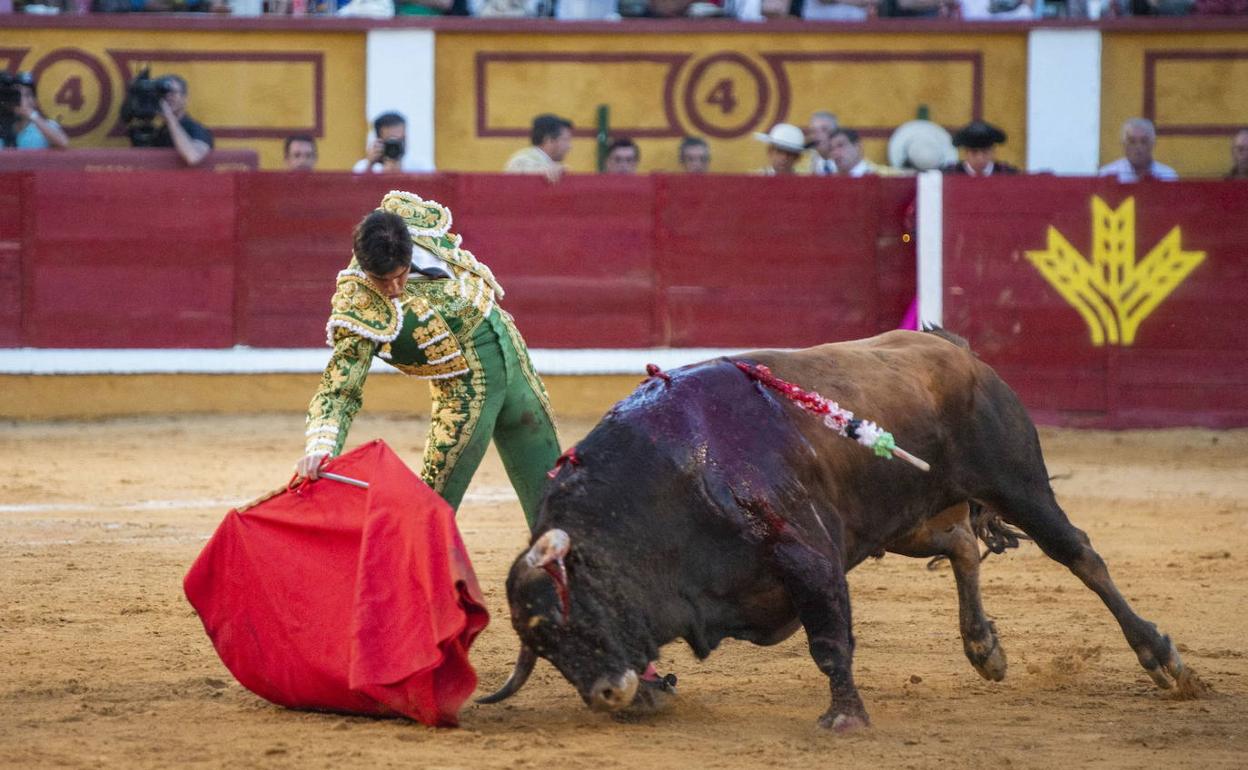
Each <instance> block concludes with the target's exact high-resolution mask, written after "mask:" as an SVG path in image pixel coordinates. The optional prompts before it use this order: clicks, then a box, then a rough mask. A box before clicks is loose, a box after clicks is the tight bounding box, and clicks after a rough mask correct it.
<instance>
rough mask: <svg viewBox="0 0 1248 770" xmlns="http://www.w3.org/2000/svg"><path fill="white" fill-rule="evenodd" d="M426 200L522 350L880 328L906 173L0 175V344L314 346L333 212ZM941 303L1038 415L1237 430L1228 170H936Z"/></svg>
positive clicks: (1241, 257) (1240, 409) (743, 342)
mask: <svg viewBox="0 0 1248 770" xmlns="http://www.w3.org/2000/svg"><path fill="white" fill-rule="evenodd" d="M393 187H407V188H409V189H413V190H415V191H416V192H418V193H420V194H422V195H424V196H425V197H428V198H433V199H436V200H439V201H442V202H444V203H446V204H448V205H449V206H451V207H452V210H453V211H454V213H455V224H454V229H455V230H456V231H458V232H460V233H462V234H463V235H464V240H465V245H467V246H468V247H469V248H471V249H472V250H473V251H474V252H475V253H476V254H478V255H479V256H480V257H481V258H482V259H484V260H485V261H486V262H487V263H488V264H490V265H491V267H492V268H493V269H494V270H495V272H496V274H497V275H498V277H499V279H500V280H501V281H502V283H503V285H504V286H505V287H506V288H507V289H508V296H507V299H506V300H505V303H504V304H505V306H506V307H507V308H508V309H509V310H510V311H511V312H512V313H513V314H515V315H516V317H517V319H518V321H519V323H520V326H521V328H522V329H524V331H525V334H526V336H527V337H528V339H529V341H530V344H531V345H533V346H534V347H542V348H649V347H663V346H671V347H727V348H750V347H758V346H774V347H798V346H805V345H811V344H816V343H820V342H826V341H833V340H843V339H853V338H857V337H864V336H869V335H872V334H875V333H877V332H879V331H882V330H886V329H889V328H893V327H894V326H896V324H897V322H898V320H899V319H900V318H901V316H902V314H903V313H904V311H905V309H906V307H907V305H908V304H909V301H910V299H911V297H912V296H913V294H914V290H915V286H914V264H915V262H914V260H915V257H914V252H913V248H912V243H913V240H912V239H907V238H905V237H904V236H906V235H907V231H908V223H909V222H911V221H912V220H913V205H914V196H915V184H914V180H913V179H881V178H868V179H861V180H827V179H814V178H791V179H775V178H751V177H731V176H718V177H704V178H696V177H686V176H666V175H654V176H648V177H606V176H571V177H569V178H567V179H565V180H564V181H562V182H560V183H559V184H557V185H551V184H548V183H547V182H546V181H544V180H543V179H541V178H538V177H516V176H493V175H476V174H462V175H450V174H444V175H432V176H421V177H407V178H398V179H396V178H393V177H391V178H388V179H387V178H377V177H373V176H352V175H346V174H317V175H285V174H278V173H250V174H243V173H238V174H236V173H216V174H203V173H195V172H134V173H127V174H76V173H68V172H38V173H11V174H0V345H2V346H7V347H20V346H33V347H56V348H75V347H92V348H131V347H156V348H159V347H191V348H196V347H229V346H233V345H238V344H242V345H250V346H253V347H306V346H316V345H320V344H322V342H323V327H322V324H323V323H324V317H325V314H326V311H327V303H328V298H329V295H330V293H331V291H332V286H333V276H334V273H335V272H336V271H337V270H339V269H340V268H342V267H343V266H344V265H345V264H346V262H347V259H348V256H349V253H348V252H349V233H350V231H351V228H352V226H353V224H354V223H355V222H356V221H357V220H358V219H359V218H360V216H361V215H362V214H363V213H364V212H366V211H368V210H369V209H370V208H371V207H372V206H374V205H376V202H377V201H378V200H379V199H380V197H381V196H382V195H383V194H384V193H385V192H386V191H387V190H389V189H391V188H393ZM942 197H943V218H944V222H943V226H944V241H943V271H944V279H943V286H944V292H943V304H944V316H943V317H944V324H945V326H946V327H947V328H949V329H951V330H953V331H956V332H958V333H960V334H962V335H964V336H966V337H967V339H968V340H969V341H970V343H971V345H972V347H973V349H974V350H975V351H976V352H977V353H978V354H979V355H980V356H981V357H982V358H983V359H984V360H986V361H987V362H988V363H990V364H992V365H993V366H995V367H996V368H997V369H998V370H999V371H1000V372H1001V374H1002V375H1003V376H1004V377H1005V379H1006V380H1007V381H1008V382H1009V383H1010V384H1011V385H1012V386H1013V387H1014V388H1015V389H1016V390H1017V391H1018V392H1019V394H1020V395H1021V397H1022V398H1023V401H1024V403H1026V404H1027V405H1028V407H1029V408H1031V409H1032V410H1033V412H1034V413H1035V414H1036V415H1037V417H1038V418H1039V419H1041V420H1042V421H1045V422H1050V423H1063V424H1076V425H1086V426H1104V427H1129V426H1145V425H1191V424H1197V425H1208V426H1212V427H1230V426H1248V349H1246V348H1245V346H1244V345H1243V343H1242V341H1241V340H1240V337H1239V333H1240V330H1241V329H1242V328H1243V327H1244V326H1245V325H1248V305H1246V304H1245V303H1244V302H1243V296H1244V293H1245V291H1246V290H1248V218H1245V217H1244V216H1243V215H1242V214H1243V212H1244V211H1248V184H1243V183H1236V182H1177V183H1168V184H1167V183H1151V184H1147V183H1146V184H1136V185H1120V184H1117V183H1116V182H1111V181H1105V180H1099V179H1072V178H1055V177H1051V176H1028V177H1017V178H993V179H981V180H976V179H966V178H960V177H949V178H946V179H945V180H944V190H943V196H942Z"/></svg>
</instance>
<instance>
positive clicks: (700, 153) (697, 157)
mask: <svg viewBox="0 0 1248 770" xmlns="http://www.w3.org/2000/svg"><path fill="white" fill-rule="evenodd" d="M677 158H678V160H679V161H680V167H681V168H683V169H684V170H685V173H686V174H705V173H707V172H708V171H710V170H711V148H710V147H708V146H707V144H706V140H705V139H702V138H700V137H697V136H686V137H685V138H684V139H681V140H680V149H679V150H678V151H677Z"/></svg>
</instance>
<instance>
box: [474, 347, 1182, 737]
mask: <svg viewBox="0 0 1248 770" xmlns="http://www.w3.org/2000/svg"><path fill="white" fill-rule="evenodd" d="M738 362H740V364H741V365H738ZM758 365H763V366H766V367H768V368H769V369H770V371H771V372H772V373H774V375H775V376H776V377H778V378H780V379H782V380H785V381H787V382H789V383H795V384H797V385H800V386H801V387H803V388H806V389H810V390H817V391H818V393H819V394H822V396H823V397H825V398H828V399H834V400H835V401H836V402H838V403H839V404H841V405H843V406H844V407H847V408H850V409H853V410H854V411H855V412H856V413H858V414H859V415H862V416H864V417H867V416H869V417H871V418H872V419H874V420H876V421H878V422H879V423H880V425H881V426H882V427H885V428H887V429H890V430H891V431H892V432H893V434H894V435H895V436H896V438H897V443H898V444H900V445H904V446H905V447H906V448H907V449H909V450H910V451H911V452H913V453H914V454H915V455H918V456H919V457H921V458H924V459H925V460H927V461H928V462H929V463H930V466H931V471H930V472H926V473H925V472H923V471H922V470H919V469H916V468H915V467H912V466H911V465H907V464H903V463H900V462H895V461H894V462H889V461H886V460H884V459H881V458H879V457H876V456H874V455H873V454H872V453H870V452H867V451H865V450H864V449H863V447H861V446H859V445H857V444H856V443H854V442H852V441H848V440H846V438H844V437H843V436H842V435H838V433H837V432H835V431H833V430H829V428H828V427H826V426H825V424H824V423H823V421H821V420H819V419H816V418H815V417H813V416H812V415H811V414H809V413H808V412H805V411H803V410H801V409H799V408H798V407H797V405H795V404H794V403H793V401H792V400H791V399H789V398H786V397H785V396H784V395H783V394H781V393H778V392H777V391H776V390H774V389H772V388H767V387H764V386H763V385H762V384H761V383H760V382H759V381H757V379H755V378H751V377H750V376H747V374H745V373H743V369H748V368H749V367H751V366H752V367H757V366H758ZM564 459H565V460H566V461H565V462H563V463H561V465H560V466H558V468H557V471H556V472H555V473H554V474H553V480H552V481H551V483H550V484H549V486H548V488H547V491H546V493H545V496H544V498H543V500H542V502H541V506H540V510H539V514H538V517H537V523H536V526H535V528H534V530H533V531H534V538H533V541H532V543H531V546H530V547H529V548H528V549H526V551H525V552H524V553H521V554H520V555H519V556H518V557H517V559H516V561H515V563H514V564H513V566H512V568H511V571H510V573H509V574H508V577H507V597H508V601H509V605H510V612H511V622H512V625H513V627H514V628H515V630H516V633H517V634H519V637H520V641H521V652H520V655H519V657H518V659H517V662H516V665H515V669H514V671H513V673H512V675H511V677H510V678H509V679H508V680H507V682H506V683H505V684H504V685H503V686H502V688H501V689H499V690H498V691H497V692H495V693H494V694H493V695H490V696H487V697H485V698H482V699H480V700H481V702H486V703H492V702H497V701H499V700H502V699H503V698H506V697H509V696H510V695H512V694H514V693H515V692H516V691H517V690H518V689H519V688H520V687H521V686H522V685H523V684H524V682H525V680H526V679H527V677H528V675H529V673H530V672H531V671H532V669H533V666H534V664H535V662H536V659H537V657H539V656H540V657H543V658H546V659H547V660H549V661H550V662H551V663H552V664H553V665H554V666H555V667H556V668H557V669H558V670H559V671H560V672H561V673H562V674H563V676H564V677H566V678H567V679H568V681H569V682H571V683H572V685H573V686H574V687H575V688H576V690H577V692H578V693H579V694H580V695H581V697H582V698H583V699H584V701H585V702H586V704H588V705H589V706H590V707H591V708H593V709H597V710H603V711H617V710H620V709H624V708H626V707H628V706H630V704H633V702H634V700H635V699H638V696H639V694H640V695H641V696H643V697H642V698H641V699H640V700H639V703H641V702H644V704H645V705H648V706H654V705H656V704H657V703H658V702H659V701H661V700H662V699H663V698H662V696H661V694H662V693H663V692H664V691H666V690H667V689H668V688H667V687H665V686H664V683H663V682H662V681H661V680H660V681H658V682H655V681H653V679H652V678H646V677H644V676H641V677H639V672H644V671H646V670H647V665H648V663H649V662H650V661H653V660H655V659H656V658H657V657H658V653H659V648H660V647H662V646H663V645H664V644H667V643H668V642H671V641H673V640H675V639H678V638H681V639H684V640H685V641H686V642H687V643H688V644H689V646H690V647H691V649H692V650H693V652H694V653H695V654H696V655H697V656H698V657H699V658H704V657H706V656H707V655H709V654H710V653H711V651H712V650H714V649H715V647H716V646H717V645H718V644H719V643H720V642H721V641H722V640H723V639H724V638H727V637H732V638H736V639H743V640H747V641H750V642H753V643H755V644H759V645H771V644H776V643H778V642H780V641H782V640H784V639H786V638H788V637H789V636H790V635H791V634H793V633H794V632H795V631H796V630H797V628H798V626H799V625H800V626H802V627H803V628H804V629H805V631H806V635H807V638H808V642H809V650H810V655H811V657H813V658H814V660H815V663H816V664H817V665H818V667H819V669H820V670H821V671H822V672H823V673H824V674H825V675H827V677H828V680H829V685H830V689H831V704H830V706H829V708H828V710H827V711H826V712H825V713H824V714H823V715H822V716H820V717H819V720H818V724H819V725H820V726H821V727H824V728H829V729H832V730H835V731H837V732H842V731H847V730H852V729H855V728H859V727H865V726H866V725H868V724H869V718H868V715H867V711H866V709H865V708H864V706H863V702H862V699H861V697H860V696H859V694H858V690H857V688H856V687H855V685H854V674H853V666H852V662H853V652H854V636H853V630H852V626H851V620H850V601H849V591H848V587H847V584H846V580H845V574H846V572H848V571H849V570H850V569H852V568H853V567H854V566H856V565H857V564H859V563H861V562H862V561H863V560H864V559H866V558H867V557H869V556H872V555H878V556H882V555H883V554H884V552H886V551H888V552H893V553H898V554H903V555H907V556H918V557H928V556H936V557H947V558H948V559H949V561H950V564H951V566H952V568H953V572H954V576H955V580H956V585H957V591H958V599H959V625H960V628H959V630H960V632H961V637H962V641H963V648H964V650H965V653H966V656H967V658H968V659H969V660H970V663H971V665H972V666H973V667H974V668H975V670H976V671H977V672H979V674H980V675H981V676H983V677H984V678H985V679H989V680H993V681H1000V680H1001V679H1002V678H1004V676H1005V673H1006V656H1005V653H1004V651H1003V649H1002V647H1001V645H1000V643H999V641H998V638H997V634H996V630H995V629H994V627H993V624H992V622H991V621H990V620H989V619H988V618H987V617H986V616H985V614H984V609H983V606H982V604H981V601H980V591H979V563H980V559H981V557H980V554H979V540H980V539H984V540H985V541H987V542H989V543H990V544H995V545H996V548H994V550H1000V549H1001V547H1002V545H1003V543H1006V544H1008V543H1007V542H1006V541H1010V540H1012V537H1013V534H1020V535H1021V534H1023V533H1025V536H1027V537H1030V538H1031V539H1032V540H1034V541H1035V542H1036V543H1037V544H1038V545H1039V547H1040V548H1041V549H1042V550H1043V552H1044V553H1045V554H1046V555H1048V556H1049V557H1050V558H1052V559H1054V560H1056V561H1058V562H1060V563H1061V564H1063V565H1065V566H1066V567H1067V568H1068V569H1070V571H1071V572H1073V573H1074V574H1075V575H1076V576H1077V577H1078V578H1079V579H1080V580H1082V581H1083V583H1084V584H1085V585H1087V586H1088V588H1090V589H1092V591H1094V592H1095V593H1096V594H1097V595H1098V596H1100V598H1101V599H1102V601H1103V602H1104V603H1105V605H1106V606H1107V607H1108V609H1109V611H1110V613H1111V614H1112V615H1113V617H1114V618H1115V619H1116V620H1117V621H1118V624H1119V626H1120V627H1121V629H1122V633H1123V635H1124V636H1125V637H1126V640H1127V643H1128V644H1129V645H1130V646H1131V649H1132V650H1134V652H1135V654H1136V657H1137V658H1138V659H1139V662H1140V665H1141V666H1143V667H1144V670H1145V671H1146V672H1147V673H1148V675H1149V676H1150V677H1151V678H1152V680H1153V681H1154V682H1155V683H1156V684H1157V685H1158V686H1159V687H1162V688H1171V687H1174V686H1176V685H1178V686H1180V687H1183V688H1187V689H1192V688H1195V687H1197V686H1198V682H1199V679H1198V678H1197V677H1196V676H1195V673H1194V672H1193V671H1192V670H1191V668H1190V667H1185V666H1184V664H1183V662H1182V660H1181V659H1180V657H1179V654H1178V651H1177V650H1176V649H1175V646H1174V644H1173V643H1172V642H1171V640H1170V638H1169V637H1168V636H1165V635H1164V634H1162V633H1160V632H1159V631H1158V630H1157V627H1156V626H1155V625H1154V624H1153V623H1150V622H1148V621H1146V620H1144V619H1142V618H1141V617H1140V616H1139V615H1137V614H1136V613H1135V611H1134V610H1133V609H1132V608H1131V606H1130V605H1129V604H1128V602H1127V600H1126V599H1125V598H1124V597H1123V595H1122V594H1121V593H1120V592H1119V590H1118V589H1117V588H1116V587H1115V585H1114V583H1113V581H1112V580H1111V579H1110V575H1109V572H1108V570H1107V569H1106V566H1105V563H1104V561H1103V560H1102V559H1101V557H1100V556H1099V555H1098V554H1097V552H1096V551H1095V550H1094V549H1093V548H1092V545H1091V542H1090V541H1089V539H1088V537H1087V535H1086V534H1084V532H1083V531H1081V530H1079V529H1078V528H1076V527H1075V526H1074V525H1072V524H1071V523H1070V521H1069V519H1068V518H1067V516H1066V514H1065V512H1063V510H1062V509H1061V507H1060V506H1059V505H1058V504H1057V500H1056V499H1055V497H1054V494H1053V489H1052V487H1051V486H1050V483H1049V481H1050V480H1049V474H1048V472H1047V470H1046V469H1045V463H1044V458H1043V457H1042V455H1041V451H1040V442H1039V438H1038V436H1037V433H1036V429H1035V426H1034V425H1033V423H1032V421H1031V419H1030V418H1029V416H1028V414H1027V412H1026V410H1025V409H1024V408H1023V405H1022V404H1021V403H1020V401H1019V399H1018V397H1017V396H1016V395H1015V394H1014V392H1013V391H1012V390H1011V389H1010V388H1009V386H1008V385H1006V384H1005V382H1004V381H1002V379H1001V378H1000V377H999V376H998V375H997V374H996V373H995V372H994V371H993V370H992V369H991V368H990V367H989V366H988V365H986V364H985V363H983V362H982V361H980V360H979V359H978V358H977V357H976V356H975V355H974V354H973V353H972V352H971V351H970V349H969V346H967V344H966V343H965V341H963V340H962V339H961V338H959V337H957V336H956V335H953V334H950V333H948V332H945V331H943V330H939V329H937V330H929V331H926V332H904V331H898V332H889V333H886V334H882V335H880V336H877V337H873V338H871V339H867V340H860V341H853V342H843V343H835V344H828V345H821V346H818V347H814V348H809V349H806V350H800V351H794V352H780V351H756V352H752V353H745V354H742V355H741V356H738V357H736V358H735V359H734V360H728V359H716V360H710V361H706V362H703V363H699V364H693V365H690V366H686V367H683V368H680V369H677V370H674V371H672V372H670V373H669V374H661V373H659V376H652V377H651V378H649V379H648V380H646V381H645V382H643V383H642V385H641V386H639V387H638V388H637V390H636V391H635V392H634V393H633V394H632V395H631V396H629V397H628V398H626V399H624V400H623V401H621V402H619V403H618V404H616V405H615V406H614V407H613V408H612V409H611V410H610V411H609V412H608V413H607V415H606V416H605V417H604V418H603V420H602V421H601V422H600V423H599V424H598V425H597V426H596V427H595V428H594V429H593V430H592V431H591V432H590V433H589V435H588V436H586V437H585V439H584V440H583V441H581V442H579V444H578V445H577V446H576V447H575V449H574V451H573V452H571V453H569V454H568V455H565V458H564ZM1015 527H1016V528H1017V530H1016V529H1014V528H1015ZM1018 530H1021V533H1019V532H1018ZM649 670H650V671H653V668H650V669H649Z"/></svg>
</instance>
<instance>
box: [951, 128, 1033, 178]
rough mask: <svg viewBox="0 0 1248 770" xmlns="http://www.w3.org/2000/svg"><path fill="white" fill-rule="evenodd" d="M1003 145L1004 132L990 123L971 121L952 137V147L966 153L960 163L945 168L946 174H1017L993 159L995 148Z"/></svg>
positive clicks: (1008, 166) (1010, 167)
mask: <svg viewBox="0 0 1248 770" xmlns="http://www.w3.org/2000/svg"><path fill="white" fill-rule="evenodd" d="M1004 143H1005V132H1004V131H1002V130H1001V129H999V128H997V127H996V126H994V125H992V124H991V123H986V122H984V121H982V120H972V121H971V122H970V123H968V124H966V125H965V126H963V127H962V128H961V129H959V130H958V132H957V133H956V134H954V135H953V146H954V147H961V148H962V149H964V150H965V151H966V153H965V157H964V158H963V160H962V162H960V163H955V164H952V165H949V166H945V167H944V168H943V169H941V171H943V172H945V173H946V174H963V175H965V176H992V175H993V174H1017V173H1019V172H1018V169H1017V168H1015V167H1014V166H1011V165H1010V164H1008V163H1002V162H1001V161H999V160H997V159H996V157H995V154H996V149H995V148H996V146H997V145H998V144H1004Z"/></svg>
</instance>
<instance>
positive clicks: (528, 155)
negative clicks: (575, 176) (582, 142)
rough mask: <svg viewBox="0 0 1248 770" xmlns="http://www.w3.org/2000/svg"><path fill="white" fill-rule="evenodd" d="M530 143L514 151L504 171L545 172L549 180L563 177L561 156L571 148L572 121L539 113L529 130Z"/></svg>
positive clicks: (556, 180) (554, 180) (516, 172)
mask: <svg viewBox="0 0 1248 770" xmlns="http://www.w3.org/2000/svg"><path fill="white" fill-rule="evenodd" d="M529 141H530V142H531V144H530V146H528V147H525V148H524V149H522V150H516V151H515V152H514V153H512V156H511V157H510V158H508V159H507V165H505V166H503V173H505V174H544V175H545V176H546V178H547V179H548V180H550V181H551V182H558V181H559V178H560V177H561V176H563V159H564V158H566V157H567V155H568V153H569V152H571V151H572V121H570V120H567V119H566V118H561V117H559V116H558V115H550V114H544V115H538V116H537V117H536V118H533V128H532V129H531V130H530V132H529Z"/></svg>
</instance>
